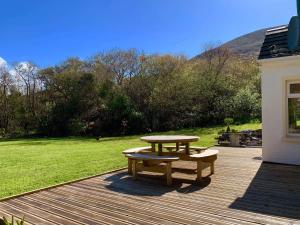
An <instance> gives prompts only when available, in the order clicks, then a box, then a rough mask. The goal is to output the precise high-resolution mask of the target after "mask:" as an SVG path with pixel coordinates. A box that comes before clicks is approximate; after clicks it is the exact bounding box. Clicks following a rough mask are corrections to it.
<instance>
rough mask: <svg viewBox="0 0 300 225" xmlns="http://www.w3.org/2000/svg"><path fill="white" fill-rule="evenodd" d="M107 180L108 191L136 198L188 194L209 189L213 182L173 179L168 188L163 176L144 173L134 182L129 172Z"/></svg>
mask: <svg viewBox="0 0 300 225" xmlns="http://www.w3.org/2000/svg"><path fill="white" fill-rule="evenodd" d="M105 180H106V181H108V182H110V184H108V185H107V186H106V188H107V189H109V190H111V191H114V192H119V193H123V194H128V195H135V196H162V195H164V194H166V193H169V192H174V191H176V192H178V193H183V194H188V193H192V192H196V191H199V190H201V189H203V188H205V187H207V186H208V185H209V184H210V182H211V179H210V177H205V178H203V179H202V181H201V182H196V181H194V180H191V179H184V178H173V183H172V185H170V186H167V185H166V184H165V183H166V181H165V177H164V176H162V175H153V174H151V175H150V174H144V173H143V174H139V175H138V179H137V180H134V179H133V178H132V177H131V176H129V175H128V173H127V171H124V172H119V173H116V174H113V175H111V176H108V177H107V178H106V179H105Z"/></svg>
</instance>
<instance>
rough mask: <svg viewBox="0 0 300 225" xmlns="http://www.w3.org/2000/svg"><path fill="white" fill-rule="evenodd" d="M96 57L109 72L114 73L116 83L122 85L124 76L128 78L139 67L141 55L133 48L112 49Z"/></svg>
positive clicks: (136, 71) (136, 72)
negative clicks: (125, 49) (124, 49)
mask: <svg viewBox="0 0 300 225" xmlns="http://www.w3.org/2000/svg"><path fill="white" fill-rule="evenodd" d="M96 57H97V58H98V59H99V60H100V61H101V62H102V63H103V64H104V65H105V66H106V67H107V69H108V70H109V71H110V72H112V73H114V75H115V80H116V83H117V84H118V85H122V83H123V81H124V79H125V78H129V80H130V79H131V78H132V77H133V76H135V75H137V74H138V73H139V71H140V68H141V60H140V59H141V57H140V54H139V53H138V52H137V50H135V49H129V50H127V51H123V50H119V49H114V50H111V51H109V52H107V53H103V54H99V55H98V56H96Z"/></svg>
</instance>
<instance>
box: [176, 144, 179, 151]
mask: <svg viewBox="0 0 300 225" xmlns="http://www.w3.org/2000/svg"><path fill="white" fill-rule="evenodd" d="M178 151H179V143H178V142H177V143H176V152H178Z"/></svg>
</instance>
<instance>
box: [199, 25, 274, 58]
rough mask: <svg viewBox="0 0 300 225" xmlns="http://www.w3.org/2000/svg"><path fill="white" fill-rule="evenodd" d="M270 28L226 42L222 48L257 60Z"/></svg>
mask: <svg viewBox="0 0 300 225" xmlns="http://www.w3.org/2000/svg"><path fill="white" fill-rule="evenodd" d="M269 29H272V28H265V29H261V30H257V31H254V32H252V33H249V34H245V35H243V36H240V37H238V38H235V39H233V40H231V41H229V42H226V43H225V44H223V45H222V47H227V48H228V49H229V50H230V51H231V52H234V53H237V54H239V55H241V56H243V57H256V58H258V55H259V52H260V48H261V46H262V44H263V42H264V39H265V34H266V32H267V30H269ZM201 55H202V54H200V55H197V56H196V57H195V58H199V57H201Z"/></svg>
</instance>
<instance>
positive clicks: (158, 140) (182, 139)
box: [141, 135, 199, 156]
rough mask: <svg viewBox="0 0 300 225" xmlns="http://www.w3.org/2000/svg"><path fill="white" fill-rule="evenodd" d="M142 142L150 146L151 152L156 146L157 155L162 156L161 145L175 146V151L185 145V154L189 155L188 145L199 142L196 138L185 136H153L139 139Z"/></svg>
mask: <svg viewBox="0 0 300 225" xmlns="http://www.w3.org/2000/svg"><path fill="white" fill-rule="evenodd" d="M141 140H142V141H145V142H148V143H150V144H151V147H152V151H153V152H155V151H156V145H158V155H159V156H160V155H162V150H163V144H171V143H174V144H176V151H179V149H180V146H181V145H185V154H187V155H190V143H191V142H196V141H198V140H199V137H198V136H186V135H155V136H145V137H141Z"/></svg>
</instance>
